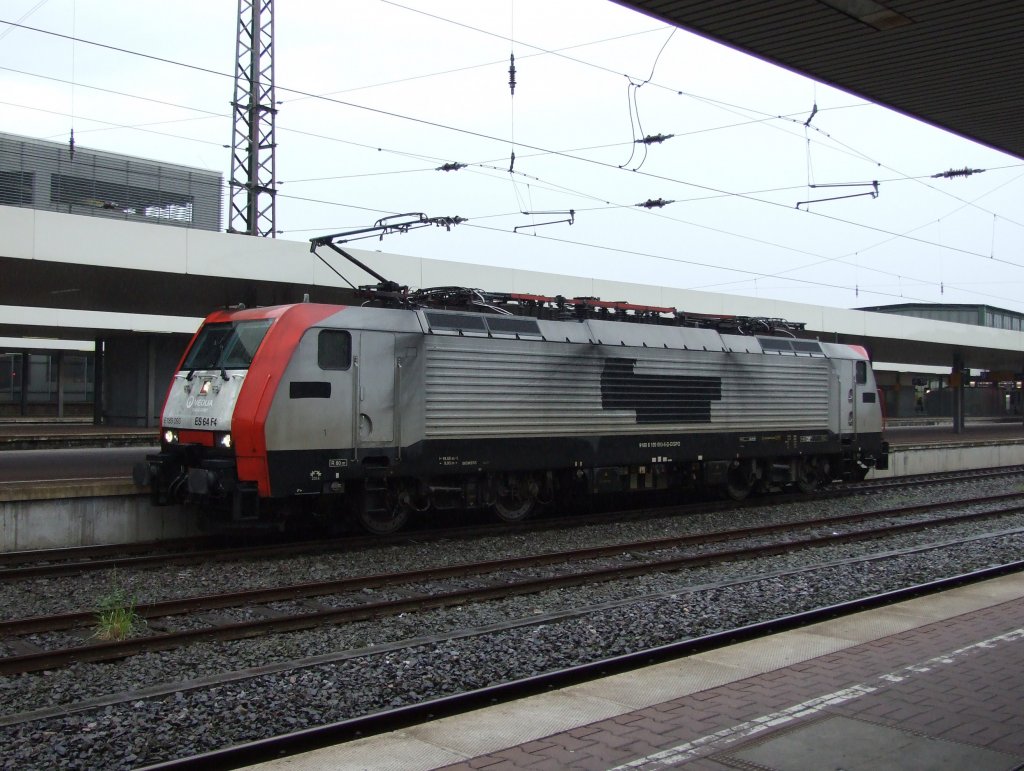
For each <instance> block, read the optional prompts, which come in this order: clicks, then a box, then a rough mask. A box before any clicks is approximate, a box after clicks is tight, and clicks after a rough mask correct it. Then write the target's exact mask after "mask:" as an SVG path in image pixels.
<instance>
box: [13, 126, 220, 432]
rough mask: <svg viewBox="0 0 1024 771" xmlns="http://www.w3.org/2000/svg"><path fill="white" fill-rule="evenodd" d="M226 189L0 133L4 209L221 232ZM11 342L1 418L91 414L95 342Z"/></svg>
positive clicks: (209, 178)
mask: <svg viewBox="0 0 1024 771" xmlns="http://www.w3.org/2000/svg"><path fill="white" fill-rule="evenodd" d="M223 189H224V180H223V177H222V175H220V174H217V173H213V172H210V171H206V170H204V169H197V168H192V167H189V166H180V165H176V164H168V163H163V162H158V161H152V160H147V159H144V158H136V157H132V156H127V155H120V154H117V153H108V152H102V151H98V150H90V149H85V148H81V147H75V148H74V149H73V148H72V147H71V145H70V144H69V143H67V142H49V141H45V140H40V139H31V138H28V137H21V136H16V135H12V134H5V133H0V206H15V207H24V208H31V209H36V210H42V211H51V212H61V213H64V214H75V215H80V216H87V217H102V218H104V219H113V220H121V221H124V222H145V223H150V224H158V225H167V226H172V227H179V228H196V229H199V230H209V231H214V232H217V231H220V230H221V229H222V222H221V219H222V200H223ZM7 278H8V279H9V278H10V277H9V276H8V277H7ZM58 291H59V290H58ZM0 302H7V299H3V300H0ZM7 342H8V344H7V345H2V346H0V418H4V417H6V418H10V417H27V418H32V417H57V416H61V417H70V418H92V417H93V415H94V413H95V412H96V409H95V407H96V394H97V390H96V383H97V375H98V373H97V368H96V356H95V352H94V351H95V343H88V342H80V341H74V340H63V341H59V342H54V341H52V340H43V339H38V340H31V339H30V338H26V339H25V340H24V346H17V347H16V346H14V345H10V342H11V341H9V340H8V341H7Z"/></svg>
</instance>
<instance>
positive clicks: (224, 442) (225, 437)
mask: <svg viewBox="0 0 1024 771" xmlns="http://www.w3.org/2000/svg"><path fill="white" fill-rule="evenodd" d="M217 443H218V444H219V445H220V446H221V447H223V448H224V449H225V450H230V449H231V434H221V436H220V439H219V440H217Z"/></svg>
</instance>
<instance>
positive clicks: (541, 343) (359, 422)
mask: <svg viewBox="0 0 1024 771" xmlns="http://www.w3.org/2000/svg"><path fill="white" fill-rule="evenodd" d="M243 313H244V314H247V315H246V316H244V319H243V317H238V318H235V317H233V316H232V315H231V314H220V315H218V316H217V317H216V318H214V317H211V319H210V320H209V321H208V322H207V326H209V325H211V324H215V323H221V324H223V323H225V319H224V318H223V317H224V316H227V317H230V318H231V319H232V320H234V321H236V322H237V321H242V320H247V321H249V322H250V323H251V322H253V321H256V320H257V319H259V318H260V317H261V316H260V314H261V313H262V314H263V317H264V318H265V319H266V320H267V321H269V324H268V326H267V329H266V331H265V337H264V338H263V339H261V341H260V343H259V344H258V349H257V350H255V352H254V353H253V356H252V360H251V363H250V366H249V367H248V368H247V369H245V370H244V371H241V372H239V371H236V370H232V369H229V368H224V369H223V370H218V369H217V368H216V367H213V368H208V369H204V370H200V371H192V370H189V369H187V368H184V367H183V369H182V371H181V372H179V373H178V375H177V376H176V377H175V381H174V383H172V385H171V389H170V394H169V397H168V402H167V407H166V409H165V411H164V415H163V426H164V429H165V431H167V430H172V429H174V428H175V427H182V426H188V433H184V432H183V435H179V436H178V438H177V441H176V442H165V443H164V446H163V447H162V451H161V453H160V455H159V456H153V457H151V458H150V463H149V471H150V476H151V477H152V478H153V479H154V480H163V482H162V483H160V482H158V483H157V484H156V485H155V486H154V495H155V499H156V500H158V501H169V500H171V499H172V498H174V497H175V495H177V496H178V497H179V498H180V497H181V496H185V497H187V498H189V499H192V500H197V501H199V502H201V503H205V504H207V505H208V506H209V507H212V508H217V507H219V508H220V509H221V510H223V511H225V512H228V513H230V516H231V517H232V518H234V519H236V520H247V519H258V520H275V519H276V520H279V519H281V518H282V517H287V518H291V517H297V518H300V519H301V518H307V517H332V516H334V513H335V512H338V511H348V512H352V513H354V514H355V515H356V516H357V517H358V518H359V519H360V520H361V521H362V523H363V525H364V526H366V527H368V528H369V529H371V530H373V531H377V532H387V531H390V530H393V529H396V528H397V527H399V526H400V525H401V524H402V523H404V521H405V519H406V518H407V517H408V516H409V515H410V513H413V512H417V511H418V512H425V511H428V510H430V509H432V508H476V507H490V508H492V509H493V510H494V511H495V512H496V513H497V514H498V515H499V516H500V517H502V518H504V519H508V520H513V519H518V518H521V517H524V516H526V515H528V514H529V513H530V512H531V511H532V510H534V508H535V507H536V506H537V505H538V504H542V503H546V502H550V501H552V500H556V499H558V498H559V497H565V496H570V495H573V496H574V495H579V494H593V493H604V492H615V491H628V490H641V489H669V488H673V487H680V488H703V489H708V488H712V489H720V490H722V491H725V492H726V493H728V494H729V495H731V496H732V497H743V496H745V495H747V494H748V493H749V492H751V491H755V490H768V489H772V488H773V487H781V486H785V485H796V486H798V487H800V488H801V489H805V490H809V489H812V488H813V487H816V486H818V485H819V484H823V483H826V482H829V481H831V480H834V479H838V478H853V477H862V476H863V474H864V473H866V471H867V470H868V469H869V468H871V467H880V468H884V467H885V464H886V461H887V455H886V446H885V443H884V442H883V440H882V415H881V409H880V401H879V399H878V396H877V392H876V386H875V382H874V376H873V373H872V371H871V367H870V364H869V362H868V360H867V356H866V354H865V353H864V352H863V351H862V350H859V349H857V348H855V347H851V346H846V345H838V344H828V343H819V342H817V341H813V340H801V339H792V338H785V337H769V336H761V337H759V336H754V335H739V334H735V335H731V334H720V333H719V332H717V331H714V330H711V329H699V328H691V327H681V326H662V325H657V324H640V323H628V322H622V321H606V320H596V319H577V320H570V321H547V320H541V319H536V318H530V317H523V316H507V315H495V314H482V313H471V312H464V311H457V312H456V311H444V310H422V309H420V310H400V309H381V308H371V307H341V306H321V305H310V304H303V305H298V306H281V307H278V308H273V309H260V310H258V311H245V312H243ZM204 329H205V327H204ZM202 335H203V331H202V330H201V331H200V333H199V337H198V338H197V341H198V340H199V339H201V338H202ZM193 347H194V346H193ZM189 356H191V352H190V353H189V354H187V355H186V362H187V361H188V359H189ZM186 384H191V390H187V389H186ZM208 384H209V385H208ZM215 387H217V388H219V393H218V394H216V395H215V397H207V398H209V399H210V402H205V401H204V402H201V403H200V402H199V401H198V399H199V396H198V395H196V398H195V399H194V400H193V401H192V404H191V406H190V405H189V398H190V397H191V396H192V395H193V393H194V392H195V391H196V389H197V388H198V390H199V391H202V389H204V388H206V389H207V393H209V391H211V390H212V389H213V388H215ZM214 405H217V407H216V409H215V407H214ZM229 405H230V410H228V407H229ZM204 406H205V409H207V413H206V414H200V412H199V410H200V409H202V408H204ZM221 406H223V409H224V410H227V414H225V412H224V411H221V412H217V414H216V415H215V414H214V412H216V411H217V409H220V408H221ZM200 419H216V421H217V422H216V424H214V425H205V426H204V425H203V424H202V423H197V422H196V421H197V420H200ZM196 432H207V433H208V434H209V436H206V434H203V435H202V436H197V434H196ZM225 435H227V436H228V437H229V438H228V439H227V440H226V441H227V442H228V446H227V447H225V446H224V442H225V438H224V437H225ZM171 438H172V439H173V437H171ZM197 439H198V440H200V441H197ZM185 440H187V441H185ZM168 477H173V480H172V481H171V482H167V479H168ZM174 480H176V482H175V481H174ZM175 484H176V485H177V486H176V487H175V488H174V489H173V490H172V487H173V486H174V485H175Z"/></svg>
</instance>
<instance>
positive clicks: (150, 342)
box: [146, 335, 158, 428]
mask: <svg viewBox="0 0 1024 771" xmlns="http://www.w3.org/2000/svg"><path fill="white" fill-rule="evenodd" d="M146 355H147V361H148V365H149V366H148V369H147V371H146V427H147V428H150V427H152V426H155V425H157V422H158V419H157V418H156V399H157V397H156V390H157V376H156V338H155V337H154V336H153V335H149V336H148V338H147V340H146Z"/></svg>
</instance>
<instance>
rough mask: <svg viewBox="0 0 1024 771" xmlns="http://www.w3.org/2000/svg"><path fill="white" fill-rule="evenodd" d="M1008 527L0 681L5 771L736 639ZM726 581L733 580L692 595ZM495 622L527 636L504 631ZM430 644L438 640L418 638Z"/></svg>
mask: <svg viewBox="0 0 1024 771" xmlns="http://www.w3.org/2000/svg"><path fill="white" fill-rule="evenodd" d="M1020 489H1021V481H1020V478H1019V477H1010V478H1003V479H990V480H985V481H979V482H957V483H956V484H954V485H948V486H947V485H943V486H936V487H929V488H923V489H917V490H913V491H906V490H903V491H900V492H886V493H881V494H875V495H871V496H864V497H856V498H852V499H850V498H847V499H836V500H832V501H826V502H814V503H813V504H812V503H804V504H796V505H787V506H784V507H783V506H770V505H769V506H765V507H764V508H758V509H745V510H742V511H739V512H737V511H733V512H728V513H723V514H709V515H701V516H698V517H687V518H685V520H684V518H675V519H670V520H663V519H658V520H649V521H643V522H635V523H628V524H619V525H613V526H585V525H581V526H580V527H578V528H573V529H571V530H568V531H566V530H563V531H558V532H540V533H534V534H530V535H528V536H516V537H514V538H505V539H494V538H482V539H476V540H473V541H468V542H461V541H460V542H459V543H457V544H456V543H450V542H449V543H444V542H438V543H423V544H419V545H416V546H393V547H387V548H383V549H368V550H366V551H364V552H360V553H357V554H331V555H326V556H324V555H321V556H317V557H301V558H291V559H283V560H272V561H271V560H265V561H259V562H251V563H239V564H237V565H231V566H230V567H228V566H225V565H222V564H218V565H210V566H190V567H188V568H181V567H168V568H166V569H163V570H151V571H139V572H121V573H119V574H116V575H110V574H107V575H84V576H74V577H68V578H60V579H38V580H24V581H20V582H11V583H10V584H9V585H4V586H2V587H0V596H3V600H4V601H3V603H0V607H2V608H3V614H4V616H5V617H7V618H17V617H26V616H33V615H41V614H44V613H52V612H67V611H71V610H80V609H82V608H83V607H88V605H89V598H93V597H97V596H102V594H103V592H106V591H110V588H109V587H110V586H112V585H117V586H122V587H124V588H126V589H127V590H129V591H130V592H131V593H132V594H133V595H134V596H135V597H136V599H137V601H138V602H140V603H142V602H153V601H158V600H163V599H169V598H172V597H182V596H192V595H197V594H209V593H214V592H221V591H232V590H238V589H242V588H254V587H257V586H267V585H279V584H287V583H298V582H304V581H315V580H328V579H331V578H339V577H343V576H346V575H358V574H360V573H370V572H381V571H383V570H387V571H398V570H410V569H414V568H423V567H427V566H431V565H438V564H450V563H452V562H468V561H472V560H483V559H496V558H499V557H502V556H508V555H510V554H515V553H536V552H542V551H554V550H559V549H566V548H574V547H580V546H584V545H594V544H598V543H608V542H615V541H628V540H639V539H642V538H654V537H661V536H665V535H670V534H675V533H679V532H697V531H699V530H700V529H705V530H710V529H714V528H721V527H724V526H728V527H742V526H745V525H753V524H757V523H765V522H770V521H787V520H791V519H799V518H807V517H810V516H825V515H828V514H829V513H832V514H840V513H849V512H851V511H856V510H865V511H866V510H875V509H879V508H883V507H896V506H904V505H909V504H911V503H919V502H924V501H941V500H958V499H961V498H964V497H975V496H981V495H996V494H1000V493H1005V492H1014V491H1018V490H1020ZM1018 528H1020V529H1024V516H1022V515H1014V516H1010V517H1004V518H1003V519H1001V520H999V521H998V522H995V523H993V522H985V521H982V522H977V523H971V524H963V525H957V526H954V527H946V528H943V529H942V530H941V532H928V531H925V532H920V533H908V534H903V535H900V536H895V537H890V538H886V539H884V541H867V542H864V543H848V544H843V545H840V546H831V547H826V548H821V549H815V550H813V551H800V552H794V553H791V554H787V555H784V556H780V557H772V558H768V559H764V560H751V561H743V562H736V563H730V564H727V565H719V566H715V567H713V568H701V569H695V570H686V571H677V572H672V573H663V574H656V575H649V576H643V577H640V578H634V579H629V580H623V581H615V582H609V583H606V584H599V585H592V586H583V587H576V588H566V589H561V590H557V591H551V592H545V593H543V594H536V595H527V596H523V597H518V598H512V599H506V600H502V601H497V602H488V603H480V604H476V605H471V606H463V607H459V608H450V609H445V610H434V611H429V612H423V613H415V614H406V615H403V616H397V617H393V618H385V619H380V620H375V621H372V622H358V623H353V624H346V625H343V626H336V627H326V628H320V629H315V630H310V631H306V632H298V633H290V634H281V635H273V636H269V637H261V638H255V639H252V640H239V641H232V642H217V643H203V644H199V645H193V646H190V647H188V648H185V649H180V650H174V651H167V652H163V653H151V654H145V655H142V656H136V657H133V658H130V659H126V660H124V661H119V662H110V663H97V664H79V665H76V666H73V667H70V668H68V669H64V670H59V671H54V672H44V673H35V674H28V675H19V676H8V677H0V702H2V704H3V709H2V715H0V744H2V746H4V753H3V763H4V765H3V767H4V768H5V769H19V770H20V769H36V768H38V769H44V768H45V769H49V768H55V767H60V768H67V769H79V768H82V769H85V768H90V769H91V768H103V769H120V768H133V767H138V766H142V765H147V764H151V763H155V762H158V761H160V760H165V759H170V758H176V757H184V756H187V755H190V754H196V753H199V752H204V751H209V750H212V749H217V748H219V747H223V746H227V745H230V744H235V743H239V742H244V741H252V740H254V739H258V738H264V737H268V736H273V735H277V734H281V733H286V732H289V731H294V730H298V729H301V728H307V727H311V726H315V725H321V724H324V723H329V722H334V721H338V720H343V719H346V718H351V717H355V716H358V715H362V714H367V713H370V712H374V711H378V710H382V709H388V708H391V707H395V706H399V705H403V704H410V703H416V702H420V701H423V700H427V699H431V698H437V697H439V696H444V695H448V694H452V693H459V692H462V691H465V690H469V689H475V688H480V687H484V686H487V685H492V684H495V683H500V682H505V681H508V680H511V679H515V678H518V677H523V676H528V675H531V674H536V673H540V672H544V671H549V670H552V669H560V668H564V667H569V666H573V665H575V664H579V663H583V662H587V661H593V660H595V659H599V658H605V657H608V656H614V655H619V654H623V653H628V652H631V651H635V650H638V649H642V648H648V647H653V646H657V645H662V644H666V643H670V642H675V641H678V640H682V639H687V638H691V637H696V636H701V635H705V634H709V633H711V632H716V631H724V630H728V629H734V628H737V627H739V626H744V625H747V624H750V623H754V622H757V621H762V620H767V619H771V618H776V617H779V616H782V615H788V614H791V613H795V612H799V611H802V610H808V609H812V608H815V607H821V606H825V605H831V604H835V603H839V602H844V601H847V600H850V599H853V598H855V597H858V596H865V595H870V594H876V593H879V592H884V591H891V590H894V589H898V588H902V587H904V586H907V585H910V584H915V583H921V582H924V581H928V580H934V579H937V578H942V577H946V576H950V575H956V574H959V573H963V572H967V571H969V570H972V569H978V568H981V567H987V566H989V565H993V564H999V563H1003V562H1009V561H1012V560H1015V559H1018V558H1019V556H1020V554H1021V553H1022V547H1024V535H1022V534H1019V533H1013V532H1009V531H1012V530H1014V529H1018ZM994 531H1007V534H1005V535H1002V536H999V537H992V538H986V539H984V540H979V541H974V542H972V543H969V544H966V545H956V546H949V547H945V548H941V549H933V550H928V551H923V552H920V553H915V554H907V555H903V556H898V557H894V558H892V559H890V560H887V561H885V562H860V563H857V562H854V563H850V564H835V565H832V566H830V567H823V568H818V569H816V570H813V571H806V572H803V573H797V574H794V575H776V574H777V573H780V572H783V571H790V570H796V569H799V568H802V567H807V566H811V565H822V564H828V563H831V562H836V561H839V560H847V559H850V558H853V557H858V556H861V555H870V554H876V553H879V552H882V551H893V550H900V549H908V548H912V547H914V546H920V545H924V544H930V543H943V542H946V541H952V540H954V539H957V538H964V537H969V536H972V535H973V536H981V535H986V534H990V533H992V532H994ZM726 579H728V580H732V581H734V582H735V583H734V584H733V585H731V586H726V587H719V588H706V587H708V586H710V585H711V584H718V583H721V582H722V581H723V580H726ZM581 609H584V610H583V611H582V612H581ZM558 614H563V615H564V617H561V618H559V617H558ZM510 619H515V620H531V621H532V623H531V624H530V625H528V626H521V627H518V628H502V627H501V625H502V624H503V623H505V622H508V621H509V620H510ZM488 626H497V627H498V628H497V629H496V630H495V631H491V632H489V633H481V634H477V635H473V636H463V637H458V638H455V639H445V638H446V636H447V635H450V634H452V633H455V632H460V631H463V630H467V629H475V628H483V627H488ZM431 636H439V637H440V638H441V639H436V640H432V641H427V640H426V639H425V638H428V637H431ZM403 641H406V642H404V643H403ZM313 656H321V657H333V658H335V659H339V660H336V661H331V662H329V663H320V664H313V665H308V666H304V667H302V668H298V669H295V668H290V667H289V665H288V662H292V661H295V660H300V659H307V658H308V657H313ZM273 664H280V666H281V671H276V672H270V673H267V674H263V675H260V676H255V677H250V676H245V674H246V673H245V670H247V669H249V668H255V667H266V666H268V665H273ZM225 672H238V673H239V679H237V680H235V681H233V682H229V683H225V684H220V685H216V686H213V687H196V688H185V689H183V684H184V683H188V682H189V681H194V680H197V679H199V678H202V677H205V676H213V675H220V674H222V673H225ZM151 687H155V688H158V689H159V690H162V691H163V694H162V695H159V696H154V697H152V698H137V699H132V700H131V701H128V702H122V703H114V704H107V705H99V706H88V705H87V704H86V702H87V700H95V699H102V698H104V697H110V696H112V695H120V694H122V693H123V692H126V691H133V690H139V689H145V688H151ZM72 704H78V705H79V706H80V707H81V709H80V711H77V712H75V713H73V714H71V715H70V716H62V717H38V718H36V719H31V720H19V722H13V723H12V722H11V718H12V716H14V715H17V714H18V713H25V712H29V711H32V710H43V709H46V708H49V707H52V706H53V705H72Z"/></svg>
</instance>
